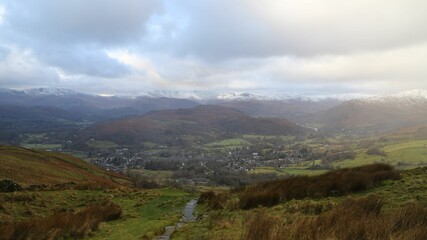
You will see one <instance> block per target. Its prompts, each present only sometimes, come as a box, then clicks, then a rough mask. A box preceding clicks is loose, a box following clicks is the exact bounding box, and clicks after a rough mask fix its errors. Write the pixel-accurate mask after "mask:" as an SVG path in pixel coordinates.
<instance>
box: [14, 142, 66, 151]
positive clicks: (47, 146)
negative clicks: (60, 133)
mask: <svg viewBox="0 0 427 240" xmlns="http://www.w3.org/2000/svg"><path fill="white" fill-rule="evenodd" d="M21 147H24V148H33V149H43V150H53V149H57V148H60V147H61V144H41V143H36V144H32V143H23V144H21Z"/></svg>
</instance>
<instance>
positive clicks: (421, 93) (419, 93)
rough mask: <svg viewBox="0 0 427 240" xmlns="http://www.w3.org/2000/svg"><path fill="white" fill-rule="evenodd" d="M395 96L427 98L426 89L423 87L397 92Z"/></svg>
mask: <svg viewBox="0 0 427 240" xmlns="http://www.w3.org/2000/svg"><path fill="white" fill-rule="evenodd" d="M393 96H395V97H401V98H422V99H427V90H424V89H413V90H408V91H403V92H399V93H397V94H394V95H393Z"/></svg>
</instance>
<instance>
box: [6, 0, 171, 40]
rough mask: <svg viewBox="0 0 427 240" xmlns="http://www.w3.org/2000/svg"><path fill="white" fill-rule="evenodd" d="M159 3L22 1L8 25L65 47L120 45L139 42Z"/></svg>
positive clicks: (132, 0)
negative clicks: (85, 44)
mask: <svg viewBox="0 0 427 240" xmlns="http://www.w3.org/2000/svg"><path fill="white" fill-rule="evenodd" d="M162 9H163V6H162V1H158V0H143V1H139V0H121V1H116V0H90V1H87V0H64V1H57V0H40V1H32V0H23V1H19V2H14V3H13V4H11V5H9V8H8V9H7V10H8V11H11V13H10V14H8V19H7V21H8V22H9V24H10V25H11V26H12V27H13V28H14V29H16V30H17V31H20V32H22V33H26V34H29V35H31V36H32V37H33V38H39V39H42V40H43V41H47V42H60V43H63V44H72V43H82V42H83V43H84V42H96V43H104V44H120V43H122V42H126V41H128V40H131V39H139V38H140V37H141V35H142V34H143V33H144V31H145V26H146V23H147V21H148V20H149V19H150V17H151V16H152V15H154V14H156V13H160V12H161V11H162Z"/></svg>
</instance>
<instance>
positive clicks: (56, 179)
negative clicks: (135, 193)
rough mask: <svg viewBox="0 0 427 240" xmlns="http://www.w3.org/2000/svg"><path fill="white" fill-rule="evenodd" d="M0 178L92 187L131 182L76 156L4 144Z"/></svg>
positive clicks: (22, 181) (0, 158)
mask: <svg viewBox="0 0 427 240" xmlns="http://www.w3.org/2000/svg"><path fill="white" fill-rule="evenodd" d="M0 179H9V180H13V181H15V182H17V183H19V184H22V185H24V186H29V185H41V184H45V185H53V184H61V183H69V182H74V183H76V184H90V185H92V186H96V185H103V186H114V185H116V186H117V185H121V184H125V185H126V184H129V183H130V181H129V180H128V179H127V178H126V177H124V176H121V175H119V174H116V173H112V172H108V171H105V170H103V169H100V168H98V167H96V166H93V165H91V164H89V163H87V162H85V161H83V160H81V159H78V158H75V157H73V156H70V155H67V154H62V153H56V152H46V151H39V150H31V149H26V148H20V147H13V146H5V145H0Z"/></svg>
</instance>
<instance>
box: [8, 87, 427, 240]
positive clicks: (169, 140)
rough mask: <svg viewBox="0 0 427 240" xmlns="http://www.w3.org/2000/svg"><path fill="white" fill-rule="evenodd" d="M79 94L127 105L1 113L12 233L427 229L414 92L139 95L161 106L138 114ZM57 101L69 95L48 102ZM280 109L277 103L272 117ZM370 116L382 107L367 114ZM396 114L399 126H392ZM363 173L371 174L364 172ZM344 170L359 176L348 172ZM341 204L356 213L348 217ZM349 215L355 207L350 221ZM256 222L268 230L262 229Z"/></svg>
mask: <svg viewBox="0 0 427 240" xmlns="http://www.w3.org/2000/svg"><path fill="white" fill-rule="evenodd" d="M20 94H22V93H20ZM61 94H62V93H61ZM75 94H76V93H73V95H72V96H68V95H67V98H75V96H74V95H75ZM0 95H1V94H0ZM78 96H79V99H80V100H82V99H86V100H85V101H87V99H91V102H92V103H91V104H94V105H93V106H95V107H94V108H93V109H92V110H90V111H89V112H91V113H93V112H94V109H98V110H96V111H95V112H96V113H97V114H98V113H100V111H101V112H102V111H104V110H105V111H110V110H111V109H108V106H109V104H112V103H114V104H112V105H111V106H119V107H118V108H114V112H116V113H119V112H121V113H126V114H123V115H121V114H117V115H114V114H112V115H108V116H107V115H102V114H101V115H102V116H101V115H97V116H96V117H95V115H87V114H88V113H89V112H86V113H84V114H82V112H81V111H80V113H78V112H79V111H76V109H79V107H77V108H74V110H70V108H67V107H64V106H58V105H57V106H37V107H36V106H30V105H28V104H30V103H29V102H27V103H26V104H25V105H23V106H21V107H22V108H21V107H18V108H16V111H15V110H14V109H15V108H14V107H12V106H7V107H4V109H6V110H7V111H6V110H5V111H3V112H2V113H1V114H0V115H1V116H2V117H1V118H0V121H1V122H2V123H5V124H2V125H1V126H2V129H0V130H1V131H2V133H4V134H2V138H1V143H2V144H5V145H1V146H0V153H1V157H0V160H1V166H0V180H1V179H7V180H11V181H12V183H10V182H4V183H3V184H5V185H4V186H5V189H7V188H8V187H11V186H15V185H13V184H15V183H16V184H18V186H19V187H16V189H13V191H12V192H7V191H5V192H2V193H0V199H1V204H0V222H1V223H2V227H0V232H1V233H2V234H4V236H7V237H4V239H30V238H42V237H40V236H41V235H40V234H42V232H44V231H45V229H60V230H58V231H52V232H50V234H51V235H49V236H51V237H52V238H60V237H65V238H84V239H123V238H125V239H153V238H155V237H158V236H162V234H165V235H164V236H167V237H169V236H170V237H171V238H172V239H267V240H269V239H271V240H273V239H274V240H275V239H283V238H282V236H283V234H284V233H283V231H284V230H283V229H285V230H286V231H288V232H289V233H291V234H290V235H289V239H300V238H301V237H302V236H305V237H307V236H306V235H304V234H312V235H311V236H317V237H318V238H320V239H322V238H326V237H329V238H330V237H332V238H334V237H337V236H340V237H337V238H338V239H340V238H342V239H344V238H345V239H352V238H351V237H349V236H353V235H354V236H362V235H357V234H383V235H389V236H393V237H396V238H397V239H405V237H406V236H411V239H423V237H424V236H425V235H424V233H425V232H427V231H424V230H425V229H427V228H426V222H425V221H424V220H423V219H424V218H422V217H421V216H419V215H416V213H415V212H414V211H416V212H420V213H424V212H425V210H426V209H425V204H427V200H426V196H425V193H426V192H427V191H426V189H425V186H427V185H426V181H427V180H426V178H425V176H426V174H425V171H426V170H425V169H426V167H427V131H426V130H425V129H426V127H425V126H426V124H427V122H424V121H423V119H424V117H423V116H424V115H423V114H424V113H423V111H424V110H422V106H423V105H422V104H424V100H420V99H419V97H416V98H414V99H418V100H417V101H415V103H414V104H415V105H413V107H411V108H407V109H406V110H405V111H404V112H402V111H401V106H397V108H394V109H392V108H385V107H384V106H383V105H381V104H384V100H381V101H380V102H378V101H376V100H375V104H374V105H373V106H375V107H372V108H371V107H369V108H365V107H363V108H362V109H360V108H359V107H348V105H351V106H354V105H355V103H354V102H355V101H361V102H363V105H365V104H368V105H369V103H370V102H369V101H367V100H363V101H362V100H349V101H342V102H340V101H339V100H336V101H335V100H334V101H332V100H328V101H332V102H328V103H326V102H320V103H319V102H316V103H314V102H313V100H309V101H307V100H301V99H299V100H296V99H293V100H286V101H288V102H286V101H285V100H283V101H285V102H281V101H282V100H280V101H279V100H274V101H273V102H274V104H273V103H272V102H271V101H272V100H271V99H269V100H267V102H262V100H259V99H257V100H256V101H258V104H257V105H255V107H254V108H253V111H250V110H251V109H250V106H251V103H253V101H255V100H253V99H251V100H250V101H249V100H248V99H245V100H244V102H239V101H240V100H239V101H235V100H231V101H230V100H227V101H228V102H224V101H223V100H221V101H219V100H216V101H217V104H216V105H212V103H213V102H214V101H210V102H209V103H210V104H209V105H207V104H205V103H206V102H198V103H196V104H194V105H193V104H190V105H188V106H187V105H186V106H184V108H183V107H182V106H181V105H180V104H181V103H185V104H187V103H189V102H187V100H185V101H182V102H181V103H179V104H178V105H173V104H172V105H168V106H167V107H166V108H167V109H163V108H164V107H165V105H163V104H165V102H164V101H166V102H169V101H170V102H174V101H175V100H174V99H168V100H165V99H163V98H162V99H158V98H153V99H150V100H149V101H148V100H146V99H145V98H144V99H145V100H144V101H145V103H147V102H151V103H154V102H159V103H162V104H160V105H156V106H154V110H152V111H148V110H147V112H145V111H144V110H141V112H132V113H131V112H129V111H127V110H126V111H125V110H124V109H121V107H125V108H127V105H126V104H129V102H131V103H132V104H133V103H135V102H134V101H140V98H135V99H139V100H135V99H121V98H117V99H108V98H107V102H108V101H111V102H112V103H111V102H110V103H104V102H103V99H100V97H93V96H92V97H88V96H85V95H83V96H84V97H82V96H80V95H78ZM27 97H28V96H27ZM39 97H40V96H38V97H37V96H32V97H31V98H30V99H31V100H32V101H35V102H37V101H39V100H37V101H36V100H34V99H33V98H36V99H38V98H39ZM53 97H55V98H58V99H62V98H63V96H61V95H60V96H56V95H55V96H51V95H47V96H45V95H43V97H42V98H53ZM103 98H105V97H103ZM22 99H25V97H22ZM94 99H95V100H96V101H95V100H94ZM405 99H406V98H405ZM80 100H79V101H77V100H76V101H77V102H80ZM40 101H41V100H40ZM49 101H50V100H49ZM82 101H83V100H82ZM117 101H119V102H117ZM289 101H290V102H289ZM298 101H303V102H298ZM372 101H373V100H372ZM393 101H396V98H394V97H393ZM60 102H61V101H57V103H60ZM404 102H405V104H406V105H405V106H407V104H409V103H408V101H406V100H405V101H404ZM409 102H411V101H409ZM16 103H17V102H14V104H16ZM95 103H96V104H95ZM125 103H126V104H125ZM37 104H38V103H37ZM121 104H123V105H121ZM135 104H136V103H135ZM168 104H171V103H168ZM295 104H297V105H295ZM378 104H380V105H381V106H379V105H378ZM420 104H421V105H420ZM291 105H292V106H295V107H294V108H292V107H291ZM356 105H357V104H356ZM5 106H6V105H5ZM100 106H102V107H100ZM141 106H144V107H141V109H145V108H147V106H148V105H141ZM230 106H235V107H236V108H230ZM243 106H244V107H243ZM256 106H258V107H259V109H258V110H257V107H256ZM260 106H262V107H260ZM266 106H274V107H272V108H271V109H270V110H268V109H269V107H266ZM277 106H281V107H282V108H283V111H282V110H281V111H280V112H279V111H278V112H277V114H272V113H273V112H274V110H273V109H274V108H275V107H277ZM304 106H305V107H304ZM308 106H309V107H308ZM102 108H103V109H104V110H99V109H102ZM378 108H381V109H383V110H382V111H377V110H375V109H378ZM147 109H149V108H147ZM260 109H266V111H264V112H262V111H260ZM337 109H338V110H339V111H338V110H337ZM340 109H341V110H343V111H341V110H340ZM414 109H419V110H417V112H414V111H415V110H414ZM288 110H289V112H288ZM386 110H387V111H390V112H393V114H392V115H390V113H389V112H387V111H386ZM268 111H270V112H268ZM271 111H272V112H271ZM371 111H374V112H375V115H373V116H370V115H369V113H370V112H371ZM251 113H252V114H251ZM410 113H414V114H413V115H412V117H410V118H408V117H407V114H410ZM400 114H404V115H405V116H406V117H404V118H400V116H401V115H400ZM279 115H280V117H279ZM354 116H357V117H354ZM325 117H326V118H325ZM390 117H392V118H393V119H394V120H395V122H393V123H392V121H387V118H390ZM372 118H375V120H373V119H372ZM288 119H289V120H288ZM365 121H366V122H368V123H370V124H371V125H370V126H366V124H365ZM384 121H386V122H387V123H390V125H383V122H384ZM6 123H8V124H9V125H7V124H6ZM347 124H348V125H347ZM305 126H306V127H305ZM331 126H333V127H331ZM378 126H380V127H378ZM13 145H15V146H13ZM363 168H367V169H369V168H372V169H376V170H374V171H373V172H375V173H370V172H369V171H368V170H366V171H368V173H365V172H363V173H358V172H357V171H359V170H358V169H363ZM348 169H350V170H348ZM362 171H365V170H362ZM349 172H350V173H351V174H353V175H350V177H347V176H346V174H347V173H349ZM334 174H335V175H334ZM369 174H373V175H372V176H370V175H369ZM375 174H378V175H375ZM311 179H314V180H311ZM334 179H335V180H334ZM336 179H339V181H337V182H334V181H336ZM349 179H352V181H350V180H349ZM345 181H348V182H345ZM314 183H316V184H318V185H316V184H314ZM288 184H291V185H289V186H288ZM316 189H319V190H321V189H323V190H322V191H323V192H316ZM325 189H326V190H325ZM272 192H274V193H277V194H279V193H280V195H275V194H272ZM191 199H198V200H199V204H198V206H197V208H196V211H195V217H196V218H197V221H195V222H185V224H181V223H180V219H181V214H182V210H183V209H184V207H185V205H186V204H187V203H188V202H189V201H190V200H191ZM346 206H350V207H349V209H350V210H351V209H352V208H354V209H356V210H354V211H355V212H346V211H347V210H346V209H345V208H346ZM364 206H368V207H369V208H370V207H372V208H373V209H374V210H370V209H368V210H366V211H367V212H366V216H367V218H368V219H369V220H368V222H369V224H371V225H373V226H377V227H378V229H380V230H378V231H382V232H380V233H375V232H372V231H373V230H372V229H370V228H369V227H368V225H366V224H365V223H363V221H362V219H361V218H360V216H359V215H357V214H356V212H357V211H359V210H357V209H359V208H360V207H361V208H363V209H364ZM375 209H376V210H375ZM396 209H397V210H396ZM350 210H348V211H350ZM94 211H96V212H99V214H94ZM351 211H352V210H351ZM363 211H365V210H363ZM370 211H374V212H370ZM348 214H350V215H352V214H353V215H354V214H356V215H354V216H353V218H352V219H344V218H343V216H345V215H348ZM405 214H406V215H405ZM411 214H413V215H411ZM407 216H413V217H412V218H414V219H416V220H414V222H411V223H410V224H409V223H408V224H409V225H405V226H402V227H400V228H399V230H390V229H393V227H392V226H393V225H396V224H398V222H399V221H409V220H407V219H406V218H405V217H407ZM82 217H84V218H85V219H87V221H83V220H82ZM329 218H338V219H342V221H343V222H345V223H346V224H351V225H357V226H360V228H358V231H360V232H346V231H343V230H342V229H340V226H339V225H333V226H329V225H325V224H327V223H325V222H323V220H322V219H329ZM256 219H257V220H256ZM385 219H390V220H387V221H388V222H387V224H388V225H387V224H385V225H384V226H386V227H385V228H380V227H379V226H380V225H381V222H385V221H386V220H385ZM399 219H403V220H399ZM258 221H261V222H260V223H261V224H264V225H260V226H261V227H259V228H258V225H257V223H258ZM65 222H73V224H71V225H70V226H71V227H69V228H67V227H65V225H61V224H65ZM177 223H178V225H179V227H176V226H177V225H176V224H177ZM316 224H317V225H318V226H319V229H324V228H327V227H329V228H331V229H335V228H338V230H333V231H330V232H322V231H323V230H319V231H318V232H316V231H315V232H312V230H310V229H307V228H305V227H304V226H306V225H307V226H314V225H316ZM411 224H412V225H411ZM36 225H39V226H40V227H35V226H36ZM171 226H174V228H173V229H174V231H172V232H171V231H170V229H172V228H171ZM165 227H167V231H166V232H164V231H165ZM312 228H314V227H312ZM22 229H26V230H25V231H23V230H22ZM281 229H282V230H281ZM20 232H23V233H22V234H20ZM338 233H339V234H343V235H337V234H338ZM6 234H7V235H6ZM346 234H347V235H346ZM47 236H48V235H47ZM307 238H308V239H311V238H310V237H307ZM0 239H2V238H0ZM356 239H358V238H356ZM370 239H375V238H370Z"/></svg>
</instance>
